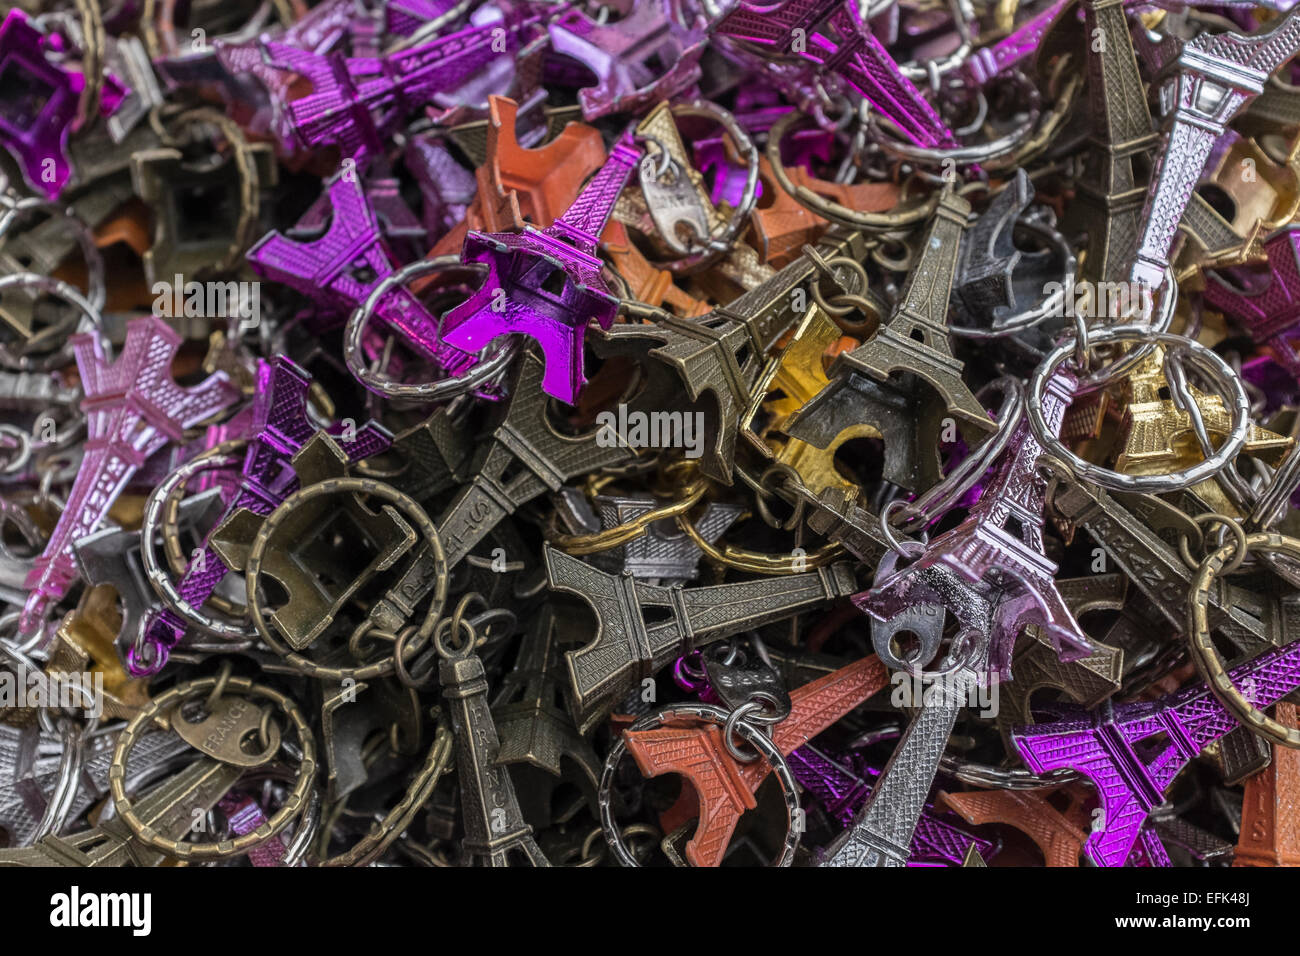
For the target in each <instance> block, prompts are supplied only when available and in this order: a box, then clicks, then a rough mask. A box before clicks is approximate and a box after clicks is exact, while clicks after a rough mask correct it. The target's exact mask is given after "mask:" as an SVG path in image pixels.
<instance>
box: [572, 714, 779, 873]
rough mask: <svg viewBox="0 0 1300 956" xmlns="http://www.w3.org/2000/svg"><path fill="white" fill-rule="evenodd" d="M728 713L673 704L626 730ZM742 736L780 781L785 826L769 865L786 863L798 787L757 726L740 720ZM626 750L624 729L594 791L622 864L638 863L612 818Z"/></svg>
mask: <svg viewBox="0 0 1300 956" xmlns="http://www.w3.org/2000/svg"><path fill="white" fill-rule="evenodd" d="M730 716H731V714H730V712H728V711H727V710H726V709H724V708H722V707H717V706H715V705H713V704H694V703H686V704H673V705H672V706H671V707H666V708H664V709H663V710H660V711H658V712H657V713H653V714H649V715H647V716H645V717H642V718H641V719H640V720H638V721H637V722H636V723H634V724H633V725H632V726H631V727H629V728H628V731H642V730H653V729H655V728H656V727H662V726H664V725H665V724H667V723H669V722H671V721H674V720H683V719H691V718H693V719H696V720H705V721H708V722H709V723H712V724H717V725H718V726H726V723H727V719H728V718H729V717H730ZM735 729H736V730H737V731H738V732H739V734H740V736H741V738H742V739H744V740H745V741H746V742H747V743H749V744H750V745H751V746H753V747H754V748H755V749H756V750H757V751H758V752H759V755H760V756H762V757H763V758H764V759H766V760H767V762H768V763H769V764H770V765H771V767H772V772H773V773H774V774H776V779H777V782H778V783H779V784H780V785H781V794H782V796H783V797H784V798H785V808H786V819H787V821H788V823H787V826H786V834H785V840H784V842H783V844H782V847H781V852H780V853H779V854H778V855H777V858H776V859H775V860H774V861H773V863H772V865H773V866H789V865H790V864H791V863H793V862H794V854H795V850H797V849H798V848H799V842H800V840H801V839H802V838H803V827H802V826H799V825H798V824H797V823H796V820H797V819H799V814H800V812H801V810H800V807H799V790H798V787H797V785H796V783H795V779H794V774H792V773H791V772H790V765H789V764H788V763H787V762H786V759H785V756H784V754H782V753H781V750H780V748H779V747H777V745H776V744H775V743H773V742H772V740H771V739H770V738H769V737H768V736H767V735H766V734H765V733H763V732H762V731H761V730H759V729H758V728H757V727H755V726H754V725H752V724H750V723H748V722H740V723H737V724H736V725H735ZM626 752H627V736H626V732H625V733H624V734H623V735H621V736H620V737H619V738H618V740H617V741H616V742H615V744H614V746H613V747H612V748H611V749H610V752H609V756H608V757H606V758H605V767H604V771H603V772H602V773H601V776H600V786H599V788H598V789H597V791H596V799H597V802H598V804H599V807H600V825H601V829H603V830H604V831H605V841H606V843H608V844H609V848H610V850H611V851H612V852H613V854H614V858H615V859H616V860H618V862H619V863H620V864H622V865H623V866H633V867H635V866H640V865H641V864H640V863H639V862H637V859H636V857H635V856H633V855H632V853H631V852H630V851H629V850H628V848H627V846H626V845H625V844H624V843H623V838H622V833H621V831H620V830H619V828H618V823H617V822H616V821H615V820H614V807H613V801H612V799H611V796H612V793H613V787H614V771H615V770H616V769H617V768H618V764H619V761H620V760H621V759H622V757H623V755H624V754H625V753H626Z"/></svg>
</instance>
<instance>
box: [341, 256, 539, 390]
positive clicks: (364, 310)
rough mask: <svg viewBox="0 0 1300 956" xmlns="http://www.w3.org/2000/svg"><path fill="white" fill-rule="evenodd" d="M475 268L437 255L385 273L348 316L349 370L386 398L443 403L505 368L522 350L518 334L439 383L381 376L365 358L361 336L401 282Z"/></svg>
mask: <svg viewBox="0 0 1300 956" xmlns="http://www.w3.org/2000/svg"><path fill="white" fill-rule="evenodd" d="M474 267H475V264H470V265H467V264H465V263H463V262H461V261H460V256H459V255H447V256H435V257H434V258H432V259H417V260H416V261H415V262H412V263H410V264H409V265H406V266H403V267H402V268H400V269H398V270H397V271H396V272H394V273H391V274H390V275H387V276H384V278H383V279H381V280H380V281H379V283H378V284H377V285H376V286H375V287H374V288H373V289H371V290H370V294H369V295H368V296H366V301H365V302H362V303H361V304H360V305H359V306H357V307H356V309H354V310H353V311H352V314H351V315H350V316H348V324H347V326H346V327H345V328H344V330H343V360H344V361H345V362H346V363H347V366H348V371H349V372H351V373H352V374H353V375H354V376H356V379H357V381H359V382H360V383H361V384H362V385H364V386H365V387H366V388H368V389H369V390H370V391H372V392H375V393H376V394H379V395H383V396H384V397H385V398H394V399H411V400H412V401H417V402H440V401H446V400H447V399H450V398H455V397H456V396H457V395H463V394H464V393H466V392H468V391H471V390H472V389H474V388H477V387H478V386H479V385H482V384H483V383H484V382H486V381H488V380H489V379H491V378H492V377H493V376H495V375H496V374H497V373H498V372H502V371H504V370H505V368H506V366H508V365H509V364H510V360H511V359H513V358H514V357H515V351H516V350H517V349H518V345H519V343H518V341H517V340H516V338H515V337H514V336H511V337H509V338H507V339H505V340H504V341H503V342H501V343H500V344H499V345H497V347H496V350H495V351H491V349H492V346H491V345H489V346H488V347H487V348H486V349H484V350H483V351H482V352H481V353H480V354H479V362H478V364H477V365H475V366H474V367H473V368H471V369H470V370H469V371H468V372H466V373H465V374H464V375H462V376H460V377H459V378H444V379H440V380H439V381H436V382H414V383H408V382H396V381H393V380H392V379H388V378H381V377H380V376H378V375H375V374H374V373H372V372H371V371H370V370H369V369H367V368H366V364H365V362H364V361H363V360H362V353H361V338H362V335H363V334H364V333H365V330H366V325H367V323H368V322H369V321H370V317H371V316H372V315H374V312H375V309H376V308H378V307H379V300H380V299H382V298H383V297H384V296H385V295H387V294H388V293H389V292H391V291H392V290H393V289H395V288H397V287H398V286H399V285H404V284H405V283H407V282H409V281H410V280H411V279H415V278H418V277H419V276H423V275H427V274H428V273H430V272H439V271H441V270H443V269H454V268H463V269H472V268H474Z"/></svg>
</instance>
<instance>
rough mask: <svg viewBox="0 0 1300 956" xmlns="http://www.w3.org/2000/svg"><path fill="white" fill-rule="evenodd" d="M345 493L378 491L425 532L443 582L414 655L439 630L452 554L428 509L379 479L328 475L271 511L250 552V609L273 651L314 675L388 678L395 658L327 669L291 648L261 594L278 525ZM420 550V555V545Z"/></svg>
mask: <svg viewBox="0 0 1300 956" xmlns="http://www.w3.org/2000/svg"><path fill="white" fill-rule="evenodd" d="M341 494H365V495H374V496H375V497H376V498H379V499H380V500H381V501H386V502H387V503H388V504H390V505H392V506H393V507H394V508H397V509H398V510H399V511H401V512H402V513H403V515H405V517H406V518H408V519H409V520H410V522H411V524H413V525H415V529H416V530H417V531H418V532H419V533H420V534H421V535H423V536H424V540H425V541H426V542H427V543H428V545H429V552H430V556H431V557H432V559H433V567H434V571H433V573H434V575H435V576H436V577H437V579H438V583H437V584H436V585H434V589H433V601H432V603H430V605H429V610H428V611H427V612H426V613H425V615H424V622H423V623H422V624H421V625H420V629H419V630H418V631H416V632H415V634H414V635H412V636H411V637H410V639H409V641H408V643H407V646H408V647H410V648H411V653H412V654H415V653H416V652H417V651H418V650H419V649H420V648H422V647H423V646H424V644H425V642H426V641H428V639H429V638H430V637H431V636H432V635H433V630H434V628H435V627H436V626H437V624H438V619H439V618H440V617H441V616H442V608H443V605H444V604H445V603H446V600H447V554H446V552H445V551H444V550H443V547H442V539H441V538H440V537H439V536H438V528H437V526H436V525H434V523H433V522H432V521H431V520H429V516H428V515H427V514H425V511H424V509H423V508H421V507H420V505H419V503H418V502H417V501H416V500H415V499H414V498H412V497H411V496H410V495H407V494H403V493H402V492H400V491H398V490H397V489H396V488H394V487H393V486H392V485H386V484H384V483H383V482H381V481H375V480H374V479H373V478H350V477H348V478H327V479H325V480H324V481H318V482H317V483H316V484H314V485H308V486H307V487H306V488H300V489H298V490H297V491H295V492H294V493H293V494H291V495H289V497H287V498H285V499H284V501H283V502H281V504H280V506H279V507H278V508H276V509H275V510H274V511H272V512H271V513H270V514H269V515H267V517H266V520H265V521H263V522H262V526H261V527H260V528H258V529H257V534H256V535H255V536H254V538H253V544H252V547H251V548H250V549H249V552H248V562H247V564H246V565H245V568H244V582H245V584H247V586H248V587H247V590H248V599H247V600H248V613H249V616H250V617H251V618H252V621H253V627H255V628H256V629H257V634H258V637H260V638H261V639H262V640H263V641H265V642H266V644H267V645H268V646H269V647H270V648H271V650H273V651H275V652H276V653H277V654H279V655H280V656H281V657H283V658H284V659H285V660H286V661H287V662H288V663H290V664H292V665H293V666H294V667H295V668H296V669H297V670H299V671H301V672H302V673H304V674H306V675H307V676H308V677H317V678H320V679H322V680H344V679H346V678H352V679H353V680H359V681H360V680H370V679H372V678H375V677H388V676H390V675H392V674H394V673H396V670H397V664H396V661H395V660H394V659H393V658H392V657H385V658H384V659H383V660H382V661H376V662H375V663H373V664H365V665H363V666H361V667H326V666H324V665H322V664H317V663H316V662H315V661H313V660H311V659H309V658H307V657H305V656H304V655H302V654H299V653H297V652H296V651H294V650H292V649H291V648H289V647H286V646H285V645H284V644H282V643H280V641H279V639H277V638H276V637H275V636H274V635H273V634H272V633H271V629H270V628H269V627H268V626H267V624H266V615H265V613H264V609H263V607H262V599H261V597H260V596H259V595H258V591H257V580H258V577H259V576H260V575H261V573H262V559H263V558H264V557H265V556H266V550H267V548H268V546H269V545H270V542H271V537H272V536H273V535H274V534H275V530H276V528H278V527H279V526H280V524H281V523H283V522H284V520H285V518H287V517H288V516H289V514H290V513H291V512H292V511H293V509H294V508H297V507H299V506H300V505H302V504H304V503H306V502H308V501H314V500H315V499H317V498H321V497H324V496H325V495H341ZM416 551H417V553H418V546H417V549H416Z"/></svg>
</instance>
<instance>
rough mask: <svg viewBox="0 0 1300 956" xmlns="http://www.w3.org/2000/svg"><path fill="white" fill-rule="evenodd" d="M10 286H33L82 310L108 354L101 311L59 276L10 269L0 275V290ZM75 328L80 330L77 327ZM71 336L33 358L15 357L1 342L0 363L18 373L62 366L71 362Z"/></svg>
mask: <svg viewBox="0 0 1300 956" xmlns="http://www.w3.org/2000/svg"><path fill="white" fill-rule="evenodd" d="M10 286H21V287H23V288H26V287H29V286H35V287H36V289H38V290H39V291H41V292H44V293H47V294H49V295H53V296H57V297H58V298H60V299H63V300H64V301H65V302H67V303H69V304H70V305H72V306H73V307H75V308H76V309H77V310H78V311H79V312H81V315H82V321H89V323H90V331H93V332H94V334H96V335H98V336H99V339H100V342H101V344H102V345H103V346H104V354H105V355H106V356H107V355H109V354H110V353H111V351H112V346H111V345H110V344H109V341H108V336H107V335H105V334H104V317H103V316H102V315H101V314H100V311H99V309H97V308H95V307H94V306H93V305H91V303H90V302H89V301H87V300H86V298H85V296H83V295H82V294H81V293H80V292H78V291H77V290H76V289H75V288H73V287H72V286H71V285H69V284H68V283H66V282H64V281H63V280H62V279H56V278H54V277H53V276H43V275H40V274H38V273H35V272H12V273H10V274H9V275H6V276H0V290H3V289H7V288H9V287H10ZM77 325H78V326H80V325H81V321H78V323H77ZM78 331H81V330H80V328H79V329H78ZM74 337H75V336H69V337H68V338H67V339H66V340H65V341H64V342H63V344H62V345H61V346H59V348H58V350H57V351H54V352H51V353H49V354H48V355H44V356H41V357H40V358H32V357H31V356H28V355H19V356H15V355H13V354H12V353H11V352H10V351H9V346H8V345H6V344H4V343H3V342H0V365H3V366H4V367H5V368H10V369H13V370H15V371H18V372H51V371H54V370H55V369H59V368H63V367H64V366H65V365H67V364H68V363H69V362H71V361H72V355H73V352H72V344H73V343H72V339H73V338H74Z"/></svg>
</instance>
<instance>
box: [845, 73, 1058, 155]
mask: <svg viewBox="0 0 1300 956" xmlns="http://www.w3.org/2000/svg"><path fill="white" fill-rule="evenodd" d="M999 76H1000V78H1002V79H1008V80H1011V81H1013V82H1014V83H1016V84H1017V85H1019V86H1020V88H1021V89H1022V90H1024V91H1025V92H1026V94H1027V95H1028V99H1029V110H1028V115H1027V116H1026V118H1025V120H1024V121H1023V122H1021V123H1020V125H1018V126H1017V127H1016V128H1015V129H1013V130H1011V131H1010V132H1009V133H1004V134H1003V135H1002V136H999V137H998V138H997V139H993V140H989V141H988V142H987V143H980V144H978V145H975V146H947V147H937V146H916V145H914V144H912V143H905V142H903V141H902V140H901V139H899V138H898V137H896V136H894V135H892V134H891V133H889V132H888V131H887V130H886V128H885V127H893V125H894V124H892V123H890V122H889V120H888V119H885V118H884V117H883V116H882V117H879V118H877V114H876V112H874V111H873V112H871V113H869V114H868V115H867V130H868V132H869V134H870V135H871V138H872V140H873V141H874V142H875V143H876V145H878V146H879V147H880V148H881V149H882V150H884V151H885V153H886V154H888V155H890V156H893V157H894V158H895V159H905V160H908V161H910V162H913V163H921V164H924V165H928V166H943V165H944V164H946V163H956V164H957V165H958V166H967V165H972V164H975V163H982V162H986V161H988V160H990V159H997V158H999V157H1002V156H1006V155H1008V154H1009V153H1014V152H1015V151H1016V150H1018V149H1019V148H1020V147H1021V146H1022V145H1023V144H1024V143H1025V141H1026V140H1028V139H1029V136H1030V134H1031V133H1033V131H1034V127H1035V126H1037V124H1038V120H1039V117H1041V116H1042V114H1043V107H1042V94H1041V93H1039V92H1038V87H1037V86H1035V85H1034V84H1033V83H1032V82H1030V80H1029V78H1028V77H1026V76H1025V75H1024V74H1023V73H1021V72H1020V71H1019V70H1014V71H1012V72H1010V73H1003V74H999Z"/></svg>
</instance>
